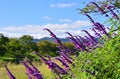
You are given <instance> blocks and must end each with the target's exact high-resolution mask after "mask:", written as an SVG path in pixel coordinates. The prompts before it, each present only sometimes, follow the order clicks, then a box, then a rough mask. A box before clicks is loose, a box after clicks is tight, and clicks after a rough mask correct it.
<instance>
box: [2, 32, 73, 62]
mask: <svg viewBox="0 0 120 79" xmlns="http://www.w3.org/2000/svg"><path fill="white" fill-rule="evenodd" d="M33 40H34V39H33V37H32V36H30V35H23V36H21V37H20V38H8V37H6V36H4V35H3V34H0V60H1V61H14V62H17V63H18V62H19V61H20V60H23V59H24V58H28V59H30V60H32V59H35V58H36V56H34V54H32V52H33V51H37V52H39V53H40V54H41V55H43V56H45V55H49V56H52V57H54V56H57V55H58V53H57V50H58V49H57V48H56V46H57V44H55V43H54V42H50V41H39V42H34V41H33ZM63 44H64V45H66V46H67V47H69V48H71V49H72V48H73V45H72V43H70V42H64V43H63Z"/></svg>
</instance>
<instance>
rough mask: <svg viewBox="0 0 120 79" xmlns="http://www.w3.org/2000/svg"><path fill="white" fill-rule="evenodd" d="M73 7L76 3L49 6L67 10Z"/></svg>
mask: <svg viewBox="0 0 120 79" xmlns="http://www.w3.org/2000/svg"><path fill="white" fill-rule="evenodd" d="M75 5H76V3H62V4H50V7H59V8H68V7H72V6H75Z"/></svg>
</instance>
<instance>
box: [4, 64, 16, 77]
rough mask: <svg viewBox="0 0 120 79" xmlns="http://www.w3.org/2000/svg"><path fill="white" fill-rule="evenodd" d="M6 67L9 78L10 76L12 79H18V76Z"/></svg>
mask: <svg viewBox="0 0 120 79" xmlns="http://www.w3.org/2000/svg"><path fill="white" fill-rule="evenodd" d="M4 67H5V69H6V71H7V75H8V76H9V78H10V79H16V78H15V77H14V76H13V74H12V73H11V72H10V70H9V69H8V68H7V66H6V65H4Z"/></svg>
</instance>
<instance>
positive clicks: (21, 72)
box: [0, 61, 61, 79]
mask: <svg viewBox="0 0 120 79" xmlns="http://www.w3.org/2000/svg"><path fill="white" fill-rule="evenodd" d="M55 62H56V63H57V64H59V65H61V64H60V62H58V61H55ZM33 64H34V65H35V66H36V67H37V68H38V69H39V71H40V73H41V74H42V75H43V77H44V79H50V78H52V77H53V74H52V72H51V71H50V69H49V68H48V66H47V65H45V64H44V63H42V64H41V63H40V62H33ZM7 66H8V68H9V69H10V71H11V72H12V73H13V75H14V76H15V77H16V79H28V78H27V75H26V74H25V67H24V66H23V65H22V64H18V65H16V64H11V63H8V64H7ZM0 79H9V77H8V75H7V73H6V70H5V68H4V67H0Z"/></svg>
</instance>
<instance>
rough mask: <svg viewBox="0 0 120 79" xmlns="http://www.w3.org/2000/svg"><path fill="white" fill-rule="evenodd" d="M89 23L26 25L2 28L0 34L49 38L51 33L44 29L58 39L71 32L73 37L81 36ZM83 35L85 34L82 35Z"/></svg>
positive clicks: (79, 21)
mask: <svg viewBox="0 0 120 79" xmlns="http://www.w3.org/2000/svg"><path fill="white" fill-rule="evenodd" d="M90 25H91V24H90V22H88V21H81V20H78V21H75V22H72V23H63V24H45V25H25V26H8V27H0V33H3V34H4V35H5V36H8V37H20V36H22V35H31V36H33V37H34V38H42V37H46V36H48V37H49V33H48V32H47V31H45V30H43V29H44V28H48V29H50V30H51V31H53V32H54V33H55V34H56V35H57V36H58V37H66V36H68V35H67V34H65V32H70V33H71V34H73V35H81V34H82V32H81V27H88V26H90ZM82 35H83V34H82Z"/></svg>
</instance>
